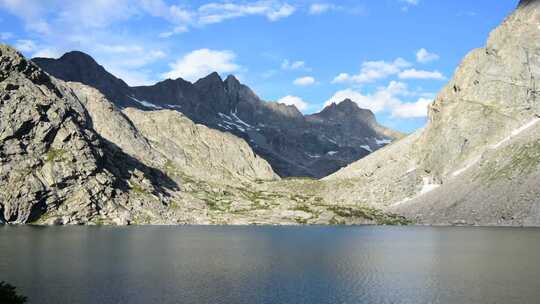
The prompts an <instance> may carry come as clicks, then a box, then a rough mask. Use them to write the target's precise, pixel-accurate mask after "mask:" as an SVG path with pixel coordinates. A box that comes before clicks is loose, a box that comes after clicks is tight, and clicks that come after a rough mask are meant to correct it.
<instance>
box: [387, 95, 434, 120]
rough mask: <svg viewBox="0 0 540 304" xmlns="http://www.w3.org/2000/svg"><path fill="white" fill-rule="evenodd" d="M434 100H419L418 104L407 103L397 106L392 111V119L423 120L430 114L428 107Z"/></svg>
mask: <svg viewBox="0 0 540 304" xmlns="http://www.w3.org/2000/svg"><path fill="white" fill-rule="evenodd" d="M432 101H433V100H431V99H426V98H419V99H418V100H417V101H416V102H406V103H401V104H398V105H396V106H395V107H394V108H393V109H392V117H396V118H422V117H426V116H427V113H428V106H429V104H431V102H432Z"/></svg>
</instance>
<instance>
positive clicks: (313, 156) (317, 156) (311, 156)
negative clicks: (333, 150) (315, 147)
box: [306, 153, 321, 158]
mask: <svg viewBox="0 0 540 304" xmlns="http://www.w3.org/2000/svg"><path fill="white" fill-rule="evenodd" d="M306 155H307V156H309V158H320V157H321V156H320V155H311V154H309V153H306Z"/></svg>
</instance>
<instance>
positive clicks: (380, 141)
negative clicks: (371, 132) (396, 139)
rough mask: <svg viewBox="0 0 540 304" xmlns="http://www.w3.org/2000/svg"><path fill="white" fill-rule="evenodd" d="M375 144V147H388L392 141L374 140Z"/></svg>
mask: <svg viewBox="0 0 540 304" xmlns="http://www.w3.org/2000/svg"><path fill="white" fill-rule="evenodd" d="M375 142H376V143H377V145H379V146H384V145H388V144H391V143H392V140H391V139H388V138H381V139H379V138H375Z"/></svg>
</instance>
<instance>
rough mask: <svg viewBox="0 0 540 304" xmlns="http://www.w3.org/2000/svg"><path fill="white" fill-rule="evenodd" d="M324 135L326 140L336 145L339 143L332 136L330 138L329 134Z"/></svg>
mask: <svg viewBox="0 0 540 304" xmlns="http://www.w3.org/2000/svg"><path fill="white" fill-rule="evenodd" d="M323 137H324V138H325V139H326V140H328V141H329V142H331V143H333V144H334V145H337V144H338V143H337V142H336V141H335V140H333V139H332V138H330V137H328V136H326V135H323Z"/></svg>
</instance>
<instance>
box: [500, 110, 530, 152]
mask: <svg viewBox="0 0 540 304" xmlns="http://www.w3.org/2000/svg"><path fill="white" fill-rule="evenodd" d="M538 122H540V117H536V118H534V119H533V120H531V121H529V122H528V123H526V124H524V125H523V126H521V127H519V128H517V129H515V130H514V131H512V133H510V135H508V136H507V137H505V138H504V139H503V140H501V141H499V142H498V143H496V144H495V145H493V146H491V148H493V149H497V148H499V147H501V146H502V145H503V144H504V143H506V142H507V141H509V140H510V139H512V138H514V137H516V136H518V135H519V134H521V133H523V132H524V131H526V130H528V129H530V128H532V127H533V126H534V125H536V124H537V123H538Z"/></svg>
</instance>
